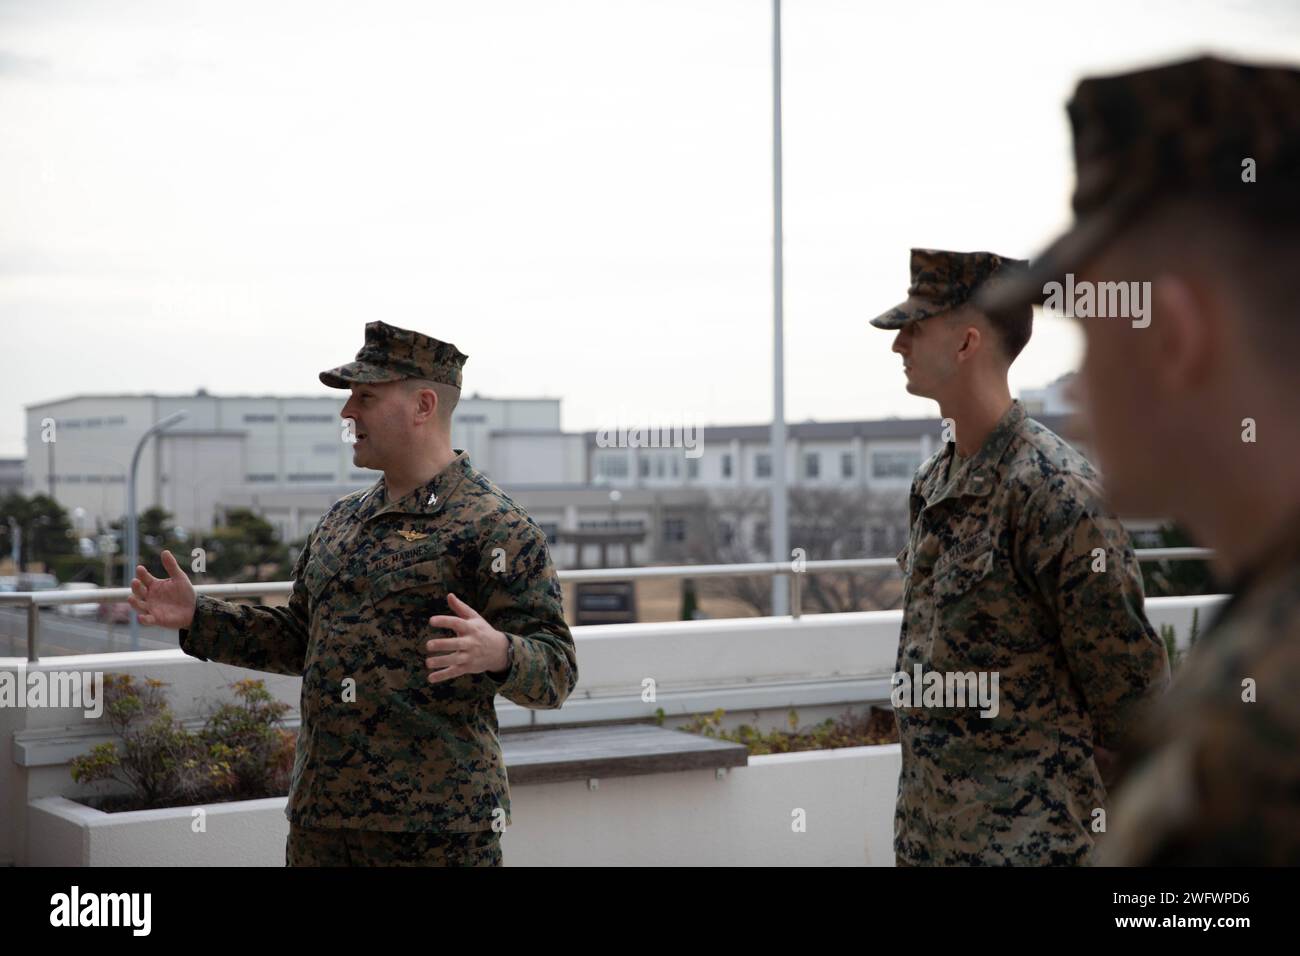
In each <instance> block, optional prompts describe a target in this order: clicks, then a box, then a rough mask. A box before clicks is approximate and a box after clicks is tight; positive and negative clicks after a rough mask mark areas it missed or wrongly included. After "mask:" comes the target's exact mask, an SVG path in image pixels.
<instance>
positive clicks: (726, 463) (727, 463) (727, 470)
mask: <svg viewBox="0 0 1300 956" xmlns="http://www.w3.org/2000/svg"><path fill="white" fill-rule="evenodd" d="M722 477H723V478H730V477H731V453H730V452H728V453H727V454H725V455H723V456H722Z"/></svg>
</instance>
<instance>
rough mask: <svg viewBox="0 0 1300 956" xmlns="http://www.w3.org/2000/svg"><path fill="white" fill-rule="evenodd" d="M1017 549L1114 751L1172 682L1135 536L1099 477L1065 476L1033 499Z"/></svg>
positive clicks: (1102, 736)
mask: <svg viewBox="0 0 1300 956" xmlns="http://www.w3.org/2000/svg"><path fill="white" fill-rule="evenodd" d="M1019 545H1020V552H1021V555H1020V557H1021V566H1022V567H1023V568H1025V569H1026V570H1027V572H1028V574H1029V576H1030V578H1031V581H1032V583H1033V586H1034V587H1035V588H1036V589H1037V591H1038V592H1039V594H1040V595H1041V597H1042V599H1043V600H1044V602H1046V603H1047V605H1048V606H1049V607H1051V608H1052V609H1053V610H1054V611H1055V617H1056V620H1057V622H1058V626H1059V633H1060V640H1061V646H1062V649H1063V650H1064V653H1065V659H1066V663H1067V665H1068V666H1069V668H1070V672H1071V674H1072V675H1073V676H1074V679H1075V681H1076V683H1077V684H1078V686H1079V688H1080V690H1081V691H1082V693H1083V696H1084V700H1085V701H1086V704H1087V707H1088V711H1089V715H1090V717H1091V718H1092V723H1093V727H1094V728H1095V731H1096V738H1097V739H1096V743H1098V744H1100V745H1101V746H1103V747H1106V748H1108V749H1115V748H1117V747H1119V746H1120V744H1121V742H1122V739H1123V737H1124V734H1125V731H1126V727H1128V725H1129V720H1130V719H1131V718H1132V716H1133V711H1134V709H1135V708H1136V707H1137V706H1138V705H1141V704H1143V703H1144V702H1145V701H1147V700H1148V699H1150V698H1152V697H1155V696H1157V695H1159V694H1161V693H1163V692H1164V690H1165V689H1166V688H1167V687H1168V685H1169V659H1168V655H1167V654H1166V652H1165V646H1164V643H1163V642H1162V641H1161V640H1160V638H1159V637H1158V636H1157V635H1156V633H1155V630H1154V629H1153V628H1152V627H1151V623H1150V622H1149V621H1148V620H1147V617H1146V612H1145V610H1144V609H1143V605H1144V603H1145V595H1144V594H1143V591H1142V574H1141V571H1140V570H1139V568H1138V563H1137V558H1136V557H1135V556H1134V555H1133V550H1132V548H1131V547H1130V546H1129V537H1128V532H1127V531H1125V530H1124V526H1123V525H1122V524H1121V523H1120V521H1119V519H1118V518H1116V517H1114V516H1113V515H1111V514H1110V513H1109V512H1108V511H1106V510H1105V507H1104V505H1103V504H1102V503H1101V493H1100V488H1099V487H1098V485H1097V483H1096V482H1095V481H1094V480H1092V479H1090V478H1086V477H1084V476H1081V475H1077V474H1070V473H1061V474H1056V475H1052V476H1050V477H1049V478H1048V479H1047V480H1046V481H1044V482H1043V483H1042V484H1041V485H1039V486H1038V488H1036V489H1035V491H1034V493H1033V494H1032V495H1031V496H1030V498H1029V500H1028V501H1027V503H1026V506H1025V511H1024V517H1023V521H1022V524H1021V534H1020V542H1019ZM1098 549H1100V550H1098Z"/></svg>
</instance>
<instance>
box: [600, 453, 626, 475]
mask: <svg viewBox="0 0 1300 956" xmlns="http://www.w3.org/2000/svg"><path fill="white" fill-rule="evenodd" d="M596 477H597V478H626V477H627V456H626V455H601V456H599V457H598V458H597V459H596Z"/></svg>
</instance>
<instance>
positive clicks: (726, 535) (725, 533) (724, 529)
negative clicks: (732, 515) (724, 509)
mask: <svg viewBox="0 0 1300 956" xmlns="http://www.w3.org/2000/svg"><path fill="white" fill-rule="evenodd" d="M718 537H719V538H720V539H721V540H722V546H723V547H724V548H725V547H729V546H730V545H731V542H733V541H735V540H736V529H735V528H733V527H732V526H731V522H730V521H720V522H718Z"/></svg>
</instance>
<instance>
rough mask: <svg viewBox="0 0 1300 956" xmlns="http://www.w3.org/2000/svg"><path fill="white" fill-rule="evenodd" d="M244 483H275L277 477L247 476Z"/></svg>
mask: <svg viewBox="0 0 1300 956" xmlns="http://www.w3.org/2000/svg"><path fill="white" fill-rule="evenodd" d="M244 481H247V482H249V483H252V482H257V481H275V475H245V476H244Z"/></svg>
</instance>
